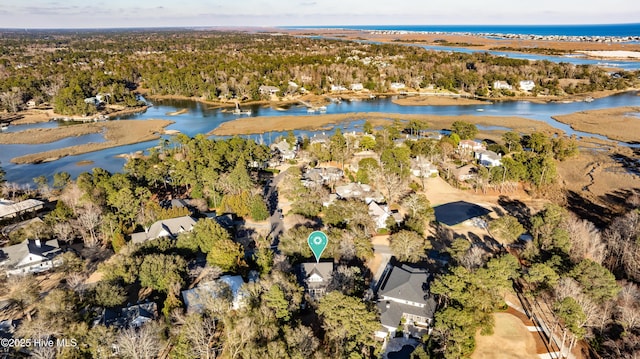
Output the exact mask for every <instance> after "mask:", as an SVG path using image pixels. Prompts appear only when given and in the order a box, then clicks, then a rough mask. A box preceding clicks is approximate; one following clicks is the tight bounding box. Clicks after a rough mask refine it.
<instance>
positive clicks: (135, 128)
mask: <svg viewBox="0 0 640 359" xmlns="http://www.w3.org/2000/svg"><path fill="white" fill-rule="evenodd" d="M172 123H174V122H173V121H169V120H122V121H109V122H101V123H87V124H82V125H77V126H85V127H88V128H91V129H93V130H95V129H96V128H97V131H98V132H100V131H102V130H103V129H104V131H105V136H104V137H105V142H102V143H87V144H83V145H77V146H71V147H65V148H60V149H56V150H52V151H47V152H40V153H34V154H29V155H25V156H21V157H15V158H12V159H11V162H12V163H17V164H24V163H39V162H49V161H55V160H57V159H59V158H61V157H65V156H72V155H78V154H82V153H88V152H94V151H100V150H103V149H106V148H112V147H118V146H124V145H130V144H133V143H139V142H146V141H150V140H156V139H158V138H160V133H162V131H163V129H164V128H165V127H167V126H169V125H170V124H172ZM53 130H55V129H53ZM19 133H21V132H18V134H19Z"/></svg>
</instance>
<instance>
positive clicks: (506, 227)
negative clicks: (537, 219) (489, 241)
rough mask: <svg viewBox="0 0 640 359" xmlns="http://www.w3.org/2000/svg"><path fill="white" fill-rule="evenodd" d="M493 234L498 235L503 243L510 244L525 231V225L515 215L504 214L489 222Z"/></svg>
mask: <svg viewBox="0 0 640 359" xmlns="http://www.w3.org/2000/svg"><path fill="white" fill-rule="evenodd" d="M489 231H490V232H491V235H492V236H494V237H496V238H497V239H498V240H499V241H500V242H501V243H502V244H506V245H509V244H511V243H513V242H515V241H516V240H518V237H520V235H522V233H524V227H523V226H522V225H521V224H520V222H518V219H517V218H515V217H513V216H509V215H506V216H502V217H500V218H497V219H494V220H493V221H491V222H490V223H489Z"/></svg>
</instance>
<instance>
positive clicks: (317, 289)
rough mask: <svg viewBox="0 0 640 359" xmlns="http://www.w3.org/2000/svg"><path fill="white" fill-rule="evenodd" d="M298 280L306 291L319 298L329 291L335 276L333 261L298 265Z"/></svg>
mask: <svg viewBox="0 0 640 359" xmlns="http://www.w3.org/2000/svg"><path fill="white" fill-rule="evenodd" d="M297 272H298V282H299V283H300V284H301V285H302V286H303V287H304V291H305V293H307V294H309V297H311V299H313V300H318V299H320V298H322V296H323V295H324V294H325V293H326V292H327V288H328V287H329V284H330V283H331V277H332V276H333V262H320V263H316V262H307V263H301V264H300V266H299V267H298V271H297Z"/></svg>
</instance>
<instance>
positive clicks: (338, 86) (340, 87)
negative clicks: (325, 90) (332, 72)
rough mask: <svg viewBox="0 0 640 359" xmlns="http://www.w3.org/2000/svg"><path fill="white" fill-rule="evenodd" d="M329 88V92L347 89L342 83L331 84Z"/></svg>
mask: <svg viewBox="0 0 640 359" xmlns="http://www.w3.org/2000/svg"><path fill="white" fill-rule="evenodd" d="M329 89H330V90H331V92H340V91H346V90H347V88H346V87H344V86H342V85H331V87H330V88H329Z"/></svg>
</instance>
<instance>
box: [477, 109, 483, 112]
mask: <svg viewBox="0 0 640 359" xmlns="http://www.w3.org/2000/svg"><path fill="white" fill-rule="evenodd" d="M476 111H478V112H482V111H484V108H477V109H476Z"/></svg>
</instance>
